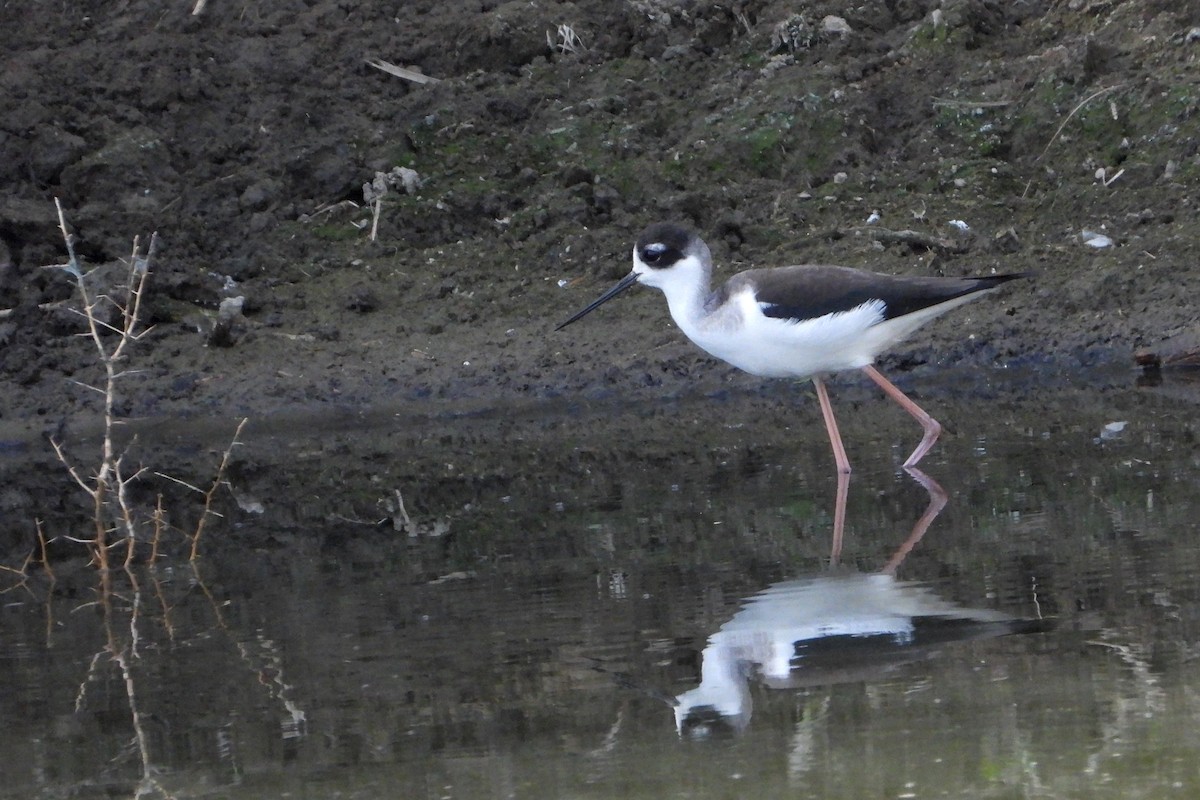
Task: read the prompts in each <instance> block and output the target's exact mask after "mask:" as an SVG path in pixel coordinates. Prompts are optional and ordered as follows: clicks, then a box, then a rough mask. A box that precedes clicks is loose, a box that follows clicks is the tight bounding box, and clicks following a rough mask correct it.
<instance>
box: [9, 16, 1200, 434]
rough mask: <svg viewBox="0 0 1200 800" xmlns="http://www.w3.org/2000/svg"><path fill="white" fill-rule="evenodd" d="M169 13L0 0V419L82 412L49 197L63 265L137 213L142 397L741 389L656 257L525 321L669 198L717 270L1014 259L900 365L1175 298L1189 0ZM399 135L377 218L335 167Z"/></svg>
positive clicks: (217, 408) (1127, 337)
mask: <svg viewBox="0 0 1200 800" xmlns="http://www.w3.org/2000/svg"><path fill="white" fill-rule="evenodd" d="M188 12H189V9H188V8H185V7H182V6H181V7H179V8H175V9H171V10H168V11H166V12H164V11H163V10H162V9H161V7H159V6H158V5H155V4H151V3H145V2H132V3H129V4H126V5H124V6H122V7H121V8H120V9H113V8H111V7H110V6H107V5H105V4H98V3H97V4H83V5H82V6H81V5H78V4H75V5H73V6H71V7H70V8H65V7H63V8H58V7H55V8H48V7H46V8H43V7H38V8H36V9H34V10H32V11H29V10H26V9H17V8H15V7H13V6H8V7H6V8H5V9H3V10H0V17H2V19H0V30H2V31H4V33H3V34H0V39H3V44H4V48H3V51H4V52H5V54H6V55H5V56H4V69H3V71H2V77H0V94H2V95H3V96H4V97H5V98H6V99H5V103H6V105H7V108H6V109H5V113H4V114H3V117H2V119H0V177H2V178H3V180H4V183H5V186H6V192H5V196H4V197H3V198H2V199H0V240H2V242H3V248H2V249H0V291H2V297H3V298H4V301H3V302H2V303H0V306H3V307H4V314H5V316H4V317H3V318H2V319H0V340H2V341H3V349H2V350H0V374H2V375H3V380H2V381H0V395H2V396H0V400H2V402H0V409H3V410H2V411H0V416H2V420H0V421H2V422H3V424H5V425H6V426H8V427H7V429H8V430H9V431H10V432H13V431H18V432H24V433H35V434H36V433H37V432H44V431H47V430H58V429H59V428H60V427H61V426H63V425H64V424H65V422H64V421H68V420H72V419H80V418H87V416H88V415H89V414H94V413H95V411H96V409H97V399H96V398H95V397H94V396H93V393H91V392H89V391H88V390H86V389H81V388H79V387H78V386H77V385H75V384H74V383H73V382H74V381H80V382H85V383H93V382H95V380H96V378H97V365H96V363H95V357H94V353H93V352H92V351H91V350H90V349H89V345H88V343H87V342H86V341H84V340H81V339H80V338H78V337H77V336H75V334H76V333H78V332H79V330H80V327H79V325H80V323H79V320H78V318H77V317H76V316H75V315H72V314H70V313H69V312H68V311H67V310H66V307H67V306H69V305H70V304H71V303H72V302H73V301H72V294H71V286H70V283H69V281H67V280H66V279H65V278H64V276H63V275H61V274H60V273H58V272H55V271H47V270H44V269H42V267H43V266H44V265H46V264H53V263H61V262H62V260H63V245H62V241H61V236H60V235H59V232H58V230H57V228H56V218H55V214H54V206H53V202H52V200H53V198H54V197H59V198H61V199H62V200H63V203H64V205H65V207H66V210H67V214H68V217H69V219H70V222H71V225H72V226H73V228H74V230H75V233H76V235H77V237H78V247H79V249H80V253H81V254H82V255H83V256H84V257H85V258H87V259H88V260H89V262H90V263H97V264H103V263H111V262H115V261H117V260H118V259H121V258H124V257H127V256H128V253H129V251H130V245H131V241H132V237H133V236H134V235H141V236H143V237H145V236H147V235H148V234H149V232H151V231H158V233H159V235H160V237H161V242H162V247H161V251H160V253H159V256H158V258H157V259H156V262H155V264H154V267H153V269H154V274H153V276H152V280H151V284H150V290H149V292H150V294H149V297H148V311H147V314H146V320H145V321H146V323H147V324H150V325H153V330H152V331H151V332H150V333H149V334H148V335H147V336H146V337H145V339H144V340H143V341H142V342H141V345H140V346H139V347H138V348H137V350H136V352H134V353H133V354H132V356H131V360H130V365H131V366H135V367H136V368H137V369H138V370H140V372H139V373H138V374H137V375H136V376H133V377H130V378H128V379H126V380H125V381H124V383H123V384H122V387H121V401H120V405H119V411H120V412H121V413H122V414H123V415H128V416H132V417H156V416H174V417H178V416H183V415H195V414H199V415H204V416H208V415H214V414H215V415H223V414H229V415H231V416H232V415H248V416H251V417H254V416H263V415H269V414H272V413H275V412H277V411H279V410H281V409H289V408H311V407H313V406H321V405H328V406H335V407H343V408H355V409H361V408H369V407H373V406H377V405H381V404H387V403H393V402H398V401H400V402H410V401H411V402H425V401H428V402H429V403H431V404H433V405H434V406H436V405H437V404H440V403H448V404H451V406H454V404H465V405H466V406H471V405H472V404H476V403H479V402H482V403H485V404H488V403H496V402H518V403H520V402H530V401H539V400H547V399H554V398H557V397H571V396H577V395H578V396H583V397H590V398H595V397H605V396H608V395H610V394H613V395H622V394H628V395H630V396H631V397H636V396H639V395H644V396H651V397H652V396H659V395H668V396H671V395H677V394H680V393H682V392H685V391H691V390H698V391H701V392H705V391H709V392H711V391H721V390H722V389H723V388H729V387H733V389H734V390H739V391H740V390H744V389H745V387H747V386H748V385H750V384H752V383H753V379H748V378H745V377H743V376H736V375H733V374H732V373H731V372H730V371H729V370H728V369H727V368H726V367H724V366H723V365H719V364H714V363H713V362H712V361H711V360H710V359H708V358H706V357H704V356H702V355H700V354H699V353H697V352H696V351H694V350H693V349H692V348H691V346H690V345H689V344H687V343H686V342H685V341H683V339H682V337H681V336H680V335H679V333H678V332H677V331H675V330H674V329H673V327H672V326H671V324H670V322H669V320H668V318H667V315H666V311H665V308H664V306H663V304H662V302H661V298H660V297H658V296H656V295H654V296H651V293H649V292H642V293H640V295H638V296H634V297H631V298H629V299H628V300H626V301H624V302H622V303H620V304H613V305H612V306H611V307H608V308H606V309H605V311H604V313H603V314H597V315H595V316H593V317H592V318H590V319H588V320H587V321H586V323H581V324H579V325H576V326H573V327H572V328H571V329H569V330H568V331H564V332H562V333H559V334H552V333H551V332H550V331H551V328H552V326H553V324H554V323H555V322H557V321H559V320H561V319H562V318H563V316H564V315H565V314H566V313H569V311H570V310H573V309H574V308H577V307H578V306H580V305H581V304H582V303H584V302H587V301H588V300H590V299H591V298H592V297H593V296H594V295H595V294H596V293H597V292H598V291H599V290H600V289H601V288H604V287H606V286H607V285H608V284H609V282H610V281H612V280H614V279H616V278H617V277H619V276H620V275H622V274H624V272H625V271H627V269H628V258H629V257H628V251H629V249H630V245H631V241H632V238H633V237H634V236H635V235H636V233H637V231H638V230H640V228H641V227H643V225H645V224H646V223H647V222H650V221H653V220H656V219H660V218H676V219H682V220H684V221H686V222H688V223H690V224H692V225H694V226H695V227H696V228H698V229H699V230H701V231H703V232H704V234H705V236H706V238H707V239H708V241H709V243H710V245H711V246H712V247H713V250H714V253H715V255H716V257H717V259H718V261H719V262H720V264H721V265H722V268H723V270H724V273H723V274H728V273H729V271H731V270H732V269H734V268H742V267H746V266H751V265H771V264H782V263H789V262H797V261H810V262H836V263H846V264H850V265H855V266H864V267H869V268H872V269H877V270H880V271H885V272H896V273H910V274H949V275H958V274H968V273H972V272H987V271H990V270H993V269H995V270H1001V271H1023V270H1032V271H1035V272H1036V273H1037V277H1036V280H1034V281H1030V282H1023V283H1022V284H1021V285H1014V286H1013V287H1012V288H1011V290H1007V291H1006V292H1005V293H1004V294H1003V295H999V296H996V297H992V298H989V299H988V300H987V301H985V302H982V303H978V304H975V305H973V306H972V307H970V308H969V309H964V310H962V311H960V312H958V313H957V315H956V316H955V317H954V318H953V319H952V320H947V321H943V322H940V323H938V324H937V325H936V326H935V327H934V328H933V329H931V330H930V332H929V333H928V334H924V333H923V334H921V335H919V336H918V337H917V339H916V340H915V341H914V342H912V343H911V344H910V345H906V346H905V347H904V348H903V350H902V351H901V353H900V354H898V355H896V356H892V357H890V360H889V361H888V363H887V365H886V366H887V367H888V368H889V369H890V370H891V371H893V372H896V373H901V374H902V373H903V372H904V371H905V370H911V369H916V368H920V367H922V366H926V365H931V364H933V363H934V362H938V363H942V364H958V365H962V366H968V365H970V366H978V367H980V368H983V369H991V368H994V367H996V366H999V365H1004V364H1014V363H1015V364H1029V363H1040V364H1047V365H1052V368H1053V369H1064V368H1065V369H1070V368H1075V367H1085V368H1086V367H1087V366H1088V365H1090V364H1092V363H1094V362H1095V361H1097V360H1115V361H1121V360H1123V359H1125V358H1126V357H1127V355H1128V354H1129V353H1131V352H1132V351H1133V350H1134V349H1135V348H1137V347H1139V346H1144V345H1153V344H1154V343H1155V342H1157V341H1158V340H1159V339H1161V338H1162V337H1164V336H1167V335H1170V334H1175V333H1178V332H1181V331H1186V330H1187V329H1188V327H1189V326H1194V324H1195V312H1194V305H1193V303H1192V302H1191V298H1194V297H1195V296H1196V293H1197V290H1200V266H1198V265H1197V258H1196V256H1197V252H1198V248H1197V234H1196V231H1195V226H1194V225H1191V224H1190V223H1191V222H1192V217H1193V216H1194V208H1193V206H1194V202H1195V201H1194V194H1195V192H1194V186H1195V175H1196V169H1197V151H1198V148H1200V131H1198V126H1200V122H1198V118H1200V115H1198V114H1197V110H1198V109H1200V79H1197V77H1196V75H1197V72H1196V70H1195V65H1196V61H1197V59H1198V58H1200V41H1197V39H1198V37H1197V36H1195V35H1194V28H1195V26H1197V25H1200V17H1198V16H1197V14H1198V13H1200V12H1197V11H1196V10H1194V9H1193V8H1192V7H1191V5H1190V4H1188V3H1184V2H1145V3H1122V4H1116V5H1113V4H1108V3H1086V2H1085V3H1072V4H1065V5H1064V4H1036V3H1034V4H1019V5H1017V6H1011V5H1010V4H1001V3H988V2H979V1H978V0H976V1H973V2H972V1H967V2H953V3H942V4H938V3H934V2H901V3H887V2H869V3H866V4H863V5H860V6H857V7H854V8H846V7H843V6H841V5H838V4H833V3H813V4H809V5H808V6H805V7H803V8H801V9H797V8H796V7H793V6H792V5H790V4H786V3H777V2H761V1H760V2H748V3H740V4H736V5H735V6H733V7H728V6H726V5H722V4H717V3H711V2H696V3H672V2H658V1H657V0H647V1H645V2H643V1H642V0H636V1H635V0H630V1H629V2H623V3H598V2H597V3H587V2H576V3H565V4H563V3H549V2H534V3H524V2H523V3H495V2H484V3H449V4H446V3H432V2H428V3H422V2H414V3H407V4H404V5H403V7H401V8H392V7H387V8H383V7H379V8H376V7H372V6H363V7H361V8H358V7H356V8H348V7H345V6H343V5H338V4H335V3H330V2H324V1H323V0H316V1H315V2H293V3H285V4H283V5H279V4H272V5H271V6H270V7H253V6H252V7H246V8H243V9H240V10H239V11H237V13H234V11H233V10H231V9H223V8H219V7H216V6H212V7H208V8H206V10H205V11H204V12H203V13H202V14H200V15H195V16H194V15H191V14H190V13H188ZM368 59H383V60H386V61H389V62H392V63H395V64H398V65H404V66H409V67H415V68H417V69H419V70H421V71H423V72H424V73H425V74H427V75H429V76H433V77H436V78H439V79H440V82H436V83H425V84H421V83H416V82H411V81H407V80H403V79H401V78H397V77H394V76H392V75H389V74H387V73H384V72H381V71H379V70H377V69H374V68H372V67H371V66H369V65H368V64H367V60H368ZM396 167H404V168H406V169H410V170H413V171H414V172H415V174H416V177H417V179H419V180H418V181H410V182H409V189H411V192H410V191H407V190H406V189H405V188H404V186H403V185H402V183H397V184H396V185H394V186H393V187H392V188H391V191H390V192H389V193H388V194H386V195H385V196H384V198H383V201H382V206H381V209H380V214H379V218H378V223H377V231H378V235H377V238H376V239H375V240H374V241H372V240H371V238H370V229H371V227H372V221H373V220H372V213H371V209H370V208H369V207H367V206H366V205H365V204H364V200H363V190H362V186H363V184H364V183H366V182H369V181H371V180H372V178H373V176H375V175H376V173H380V172H382V173H389V172H391V171H392V170H394V169H395V168H396ZM873 211H878V212H879V214H880V216H881V220H880V222H879V223H878V224H877V225H867V224H866V220H867V218H868V216H869V215H870V214H871V213H872V212H873ZM951 220H961V221H963V222H965V223H966V224H967V225H968V226H969V230H967V231H963V230H961V229H960V228H959V227H956V226H953V225H951V224H950V221H951ZM1085 229H1086V230H1089V231H1095V232H1102V233H1103V234H1104V235H1106V236H1108V237H1110V239H1111V241H1112V246H1110V247H1104V248H1095V247H1090V246H1087V245H1085V244H1084V242H1083V240H1082V238H1081V236H1082V232H1083V231H1084V230H1085ZM901 231H909V232H911V233H912V234H914V235H901V236H897V235H895V234H896V233H897V232H901ZM143 241H144V239H143ZM236 297H240V298H244V299H243V301H242V306H241V307H242V314H241V315H240V316H237V317H236V318H235V320H234V324H233V325H232V327H231V329H230V331H229V335H228V336H224V337H217V338H214V337H213V336H212V330H213V326H214V324H215V319H216V316H217V309H218V307H219V305H220V303H221V301H222V300H223V299H227V298H236ZM14 435H15V434H14ZM10 438H11V437H10Z"/></svg>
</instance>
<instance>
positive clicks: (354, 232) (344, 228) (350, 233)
mask: <svg viewBox="0 0 1200 800" xmlns="http://www.w3.org/2000/svg"><path fill="white" fill-rule="evenodd" d="M309 230H310V231H312V235H313V236H315V237H317V238H318V239H323V240H325V241H327V242H345V241H349V240H351V239H357V238H358V236H359V233H360V231H359V230H358V228H355V227H354V226H353V225H351V224H350V223H349V222H330V223H326V224H323V225H313V226H312V227H311V228H310V229H309Z"/></svg>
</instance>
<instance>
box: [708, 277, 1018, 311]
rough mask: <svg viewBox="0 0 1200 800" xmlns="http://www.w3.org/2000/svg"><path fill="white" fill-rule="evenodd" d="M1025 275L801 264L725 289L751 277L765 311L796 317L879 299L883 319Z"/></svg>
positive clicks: (732, 290) (736, 288)
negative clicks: (911, 273) (933, 274)
mask: <svg viewBox="0 0 1200 800" xmlns="http://www.w3.org/2000/svg"><path fill="white" fill-rule="evenodd" d="M1023 277H1026V276H1025V275H1023V274H1012V275H990V276H986V277H976V278H925V277H906V276H898V275H884V274H881V273H878V272H867V271H866V270H861V269H851V268H850V267H833V266H798V267H782V268H779V269H755V270H749V271H747V272H743V273H741V274H739V275H736V276H734V277H733V278H732V279H730V281H729V282H728V283H726V284H725V286H723V287H722V288H721V290H720V294H721V295H722V296H723V297H724V296H728V295H730V294H734V293H736V292H738V291H742V290H744V289H745V287H746V284H747V283H750V284H751V285H752V286H753V290H754V297H755V299H756V300H757V301H758V302H759V303H761V304H762V306H763V313H764V314H765V315H766V316H768V317H776V318H779V319H795V320H802V319H814V318H816V317H821V316H824V315H826V314H836V313H838V312H844V311H850V310H851V309H854V308H858V307H859V306H861V305H863V304H864V303H870V302H872V301H876V300H877V301H880V302H882V303H883V305H884V311H883V317H884V319H894V318H895V317H902V316H904V315H905V314H911V313H913V312H914V311H920V310H921V309H924V308H929V307H930V306H936V305H939V304H941V303H945V302H947V301H948V300H954V299H955V298H958V297H962V296H964V295H969V294H974V293H976V292H985V291H987V290H988V289H993V288H995V287H996V286H999V285H1000V284H1002V283H1005V282H1007V281H1011V280H1014V279H1016V278H1023Z"/></svg>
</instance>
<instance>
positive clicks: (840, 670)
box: [671, 468, 1047, 738]
mask: <svg viewBox="0 0 1200 800" xmlns="http://www.w3.org/2000/svg"><path fill="white" fill-rule="evenodd" d="M908 471H909V473H910V475H912V477H913V478H914V479H915V480H916V481H917V482H918V483H920V484H921V485H922V486H924V487H925V489H926V490H927V491H928V493H929V505H928V507H927V508H926V510H925V513H924V514H922V516H921V517H920V519H918V520H917V522H916V524H915V525H914V527H913V530H912V532H911V533H910V534H909V536H908V538H907V539H906V540H905V541H904V542H903V544H901V545H900V547H899V548H898V549H897V550H896V552H895V554H894V555H893V556H892V557H891V559H890V560H889V561H888V562H887V564H886V565H885V566H884V568H883V569H881V570H880V571H879V572H877V573H872V574H863V573H855V572H850V571H845V570H842V569H840V568H838V567H837V566H836V565H837V562H838V558H839V556H840V553H841V546H842V541H841V540H842V528H841V524H840V523H844V520H845V502H846V486H845V484H844V483H843V482H842V481H839V487H838V507H837V513H836V514H835V526H834V528H835V530H834V542H833V552H832V554H831V559H830V560H831V562H832V565H833V566H832V567H831V570H830V571H828V572H824V573H821V574H818V575H813V576H808V577H799V578H794V579H791V580H786V581H782V582H780V583H776V584H773V585H771V586H768V587H767V588H766V589H764V590H762V591H761V592H758V593H757V594H754V595H752V596H750V597H748V598H747V599H746V600H745V602H744V603H743V604H742V608H741V610H740V611H738V612H737V613H736V614H735V615H734V616H733V618H732V619H730V620H729V621H728V622H726V623H725V624H724V625H722V626H721V628H720V629H719V630H718V631H717V632H716V633H714V634H712V635H711V636H710V637H709V638H708V644H707V646H706V647H705V648H704V652H703V654H702V658H703V663H702V666H701V672H700V685H699V686H697V687H696V688H694V689H691V690H690V691H687V692H684V693H683V694H681V695H679V696H678V697H676V698H674V702H673V703H671V705H673V706H674V708H675V723H676V727H677V729H678V731H679V733H680V734H681V735H684V736H687V737H689V738H703V737H709V736H714V735H720V734H722V733H738V732H740V731H742V730H744V729H745V727H746V726H747V725H748V724H749V722H750V717H751V713H752V710H753V706H752V703H751V696H750V685H751V683H752V682H754V681H757V682H759V683H761V684H763V685H765V686H767V687H769V688H773V689H787V688H799V687H805V686H815V685H829V684H835V683H847V682H855V681H868V680H879V679H883V678H886V677H888V675H889V673H891V672H893V671H895V670H897V669H898V668H900V667H901V666H902V665H904V664H907V663H911V662H913V661H917V660H920V659H923V658H927V657H929V656H930V655H932V654H933V653H934V652H936V649H937V648H938V647H939V646H940V645H944V644H947V643H950V642H959V641H966V640H970V639H983V638H991V637H996V636H1004V635H1007V634H1013V633H1028V632H1034V631H1040V630H1046V629H1047V624H1046V623H1045V622H1044V621H1042V620H1028V619H1021V618H1017V617H1013V616H1010V615H1008V614H1004V613H1001V612H999V611H994V610H991V609H983V608H967V607H964V606H960V605H958V604H956V603H952V602H950V601H948V600H945V599H943V598H941V597H938V596H937V595H936V594H935V593H934V592H933V590H932V589H930V588H929V587H928V586H925V585H923V584H921V583H916V582H912V581H903V580H900V579H898V578H897V577H896V575H895V572H896V569H897V568H898V567H899V566H900V564H901V563H902V562H903V560H904V557H905V556H906V555H907V554H908V553H909V551H911V550H912V548H913V547H914V546H916V544H917V542H918V541H920V539H921V537H922V536H924V534H925V531H926V530H927V529H928V528H929V526H930V524H931V523H932V522H933V520H934V519H935V518H936V517H937V515H938V513H939V512H940V511H941V510H942V508H943V507H944V506H945V504H946V493H945V492H944V491H943V490H942V488H941V487H940V486H938V484H937V482H936V481H934V480H933V479H932V478H930V477H929V476H927V475H925V474H924V473H922V472H920V471H919V470H917V469H915V468H910V469H909V470H908Z"/></svg>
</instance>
